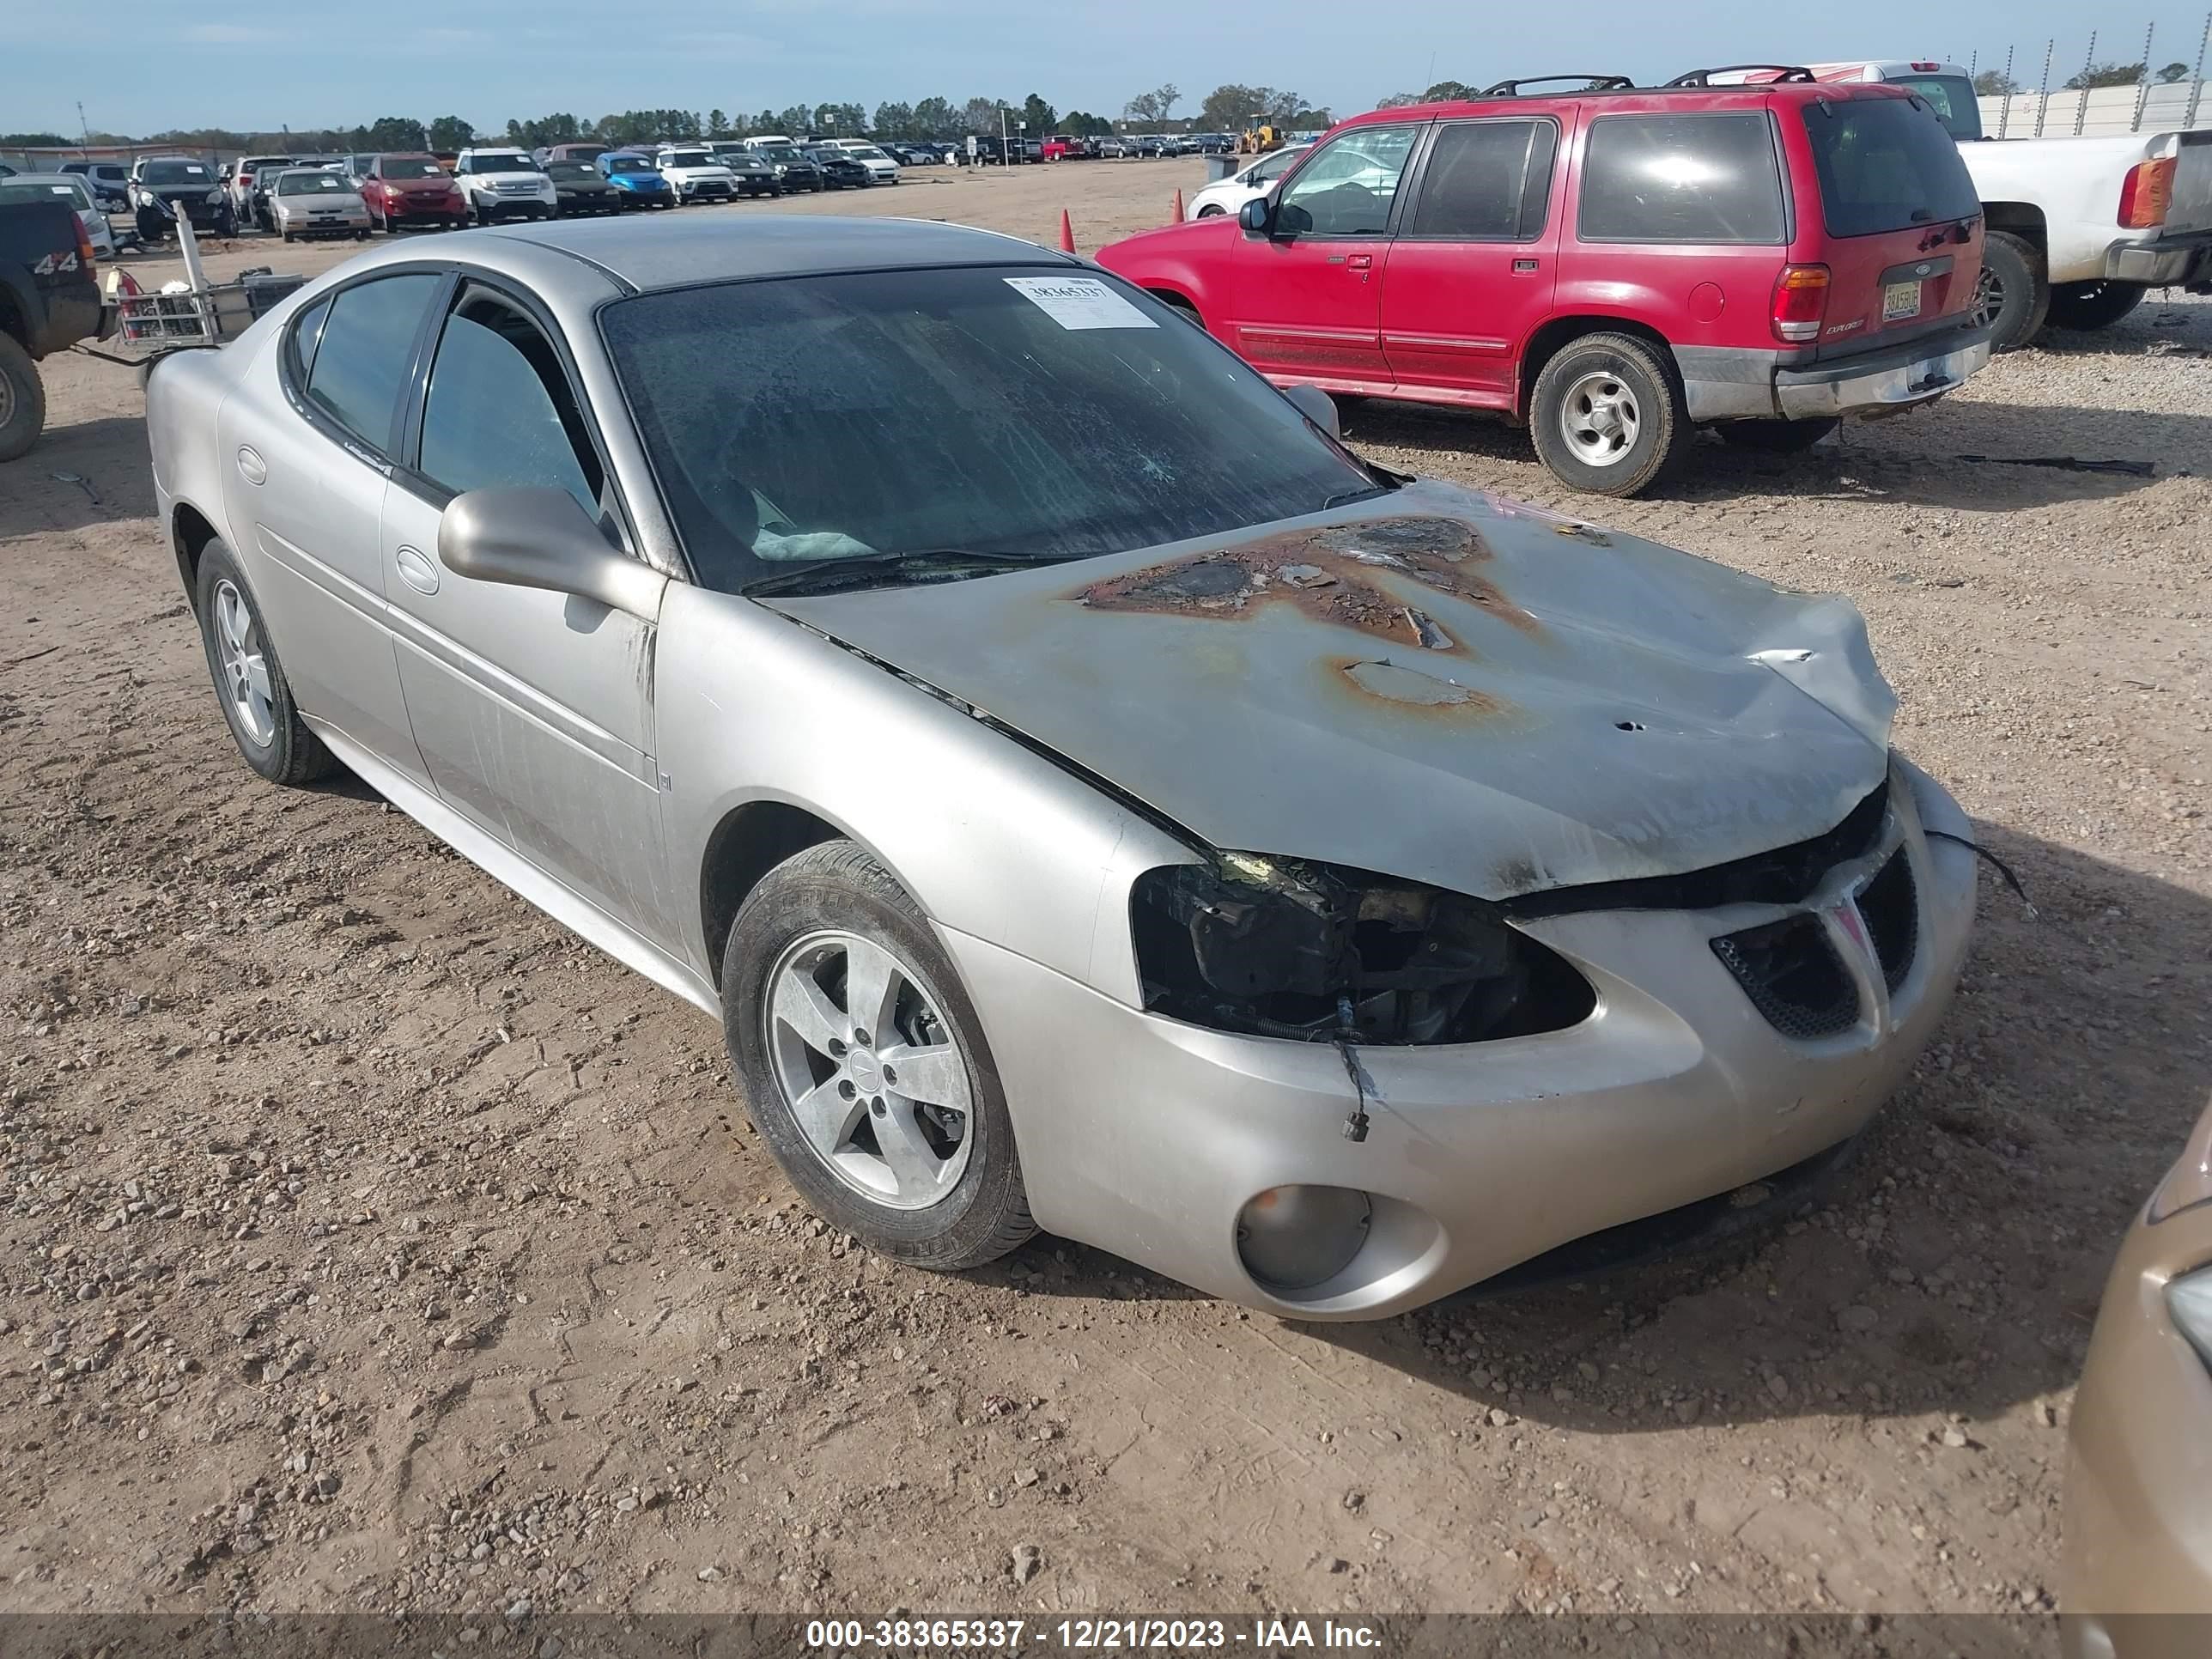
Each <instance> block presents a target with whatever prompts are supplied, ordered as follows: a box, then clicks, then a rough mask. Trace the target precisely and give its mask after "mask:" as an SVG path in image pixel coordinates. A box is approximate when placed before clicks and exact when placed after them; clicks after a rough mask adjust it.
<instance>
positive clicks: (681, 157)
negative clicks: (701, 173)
mask: <svg viewBox="0 0 2212 1659" xmlns="http://www.w3.org/2000/svg"><path fill="white" fill-rule="evenodd" d="M660 165H661V166H663V167H712V166H714V157H713V156H711V155H708V154H707V152H706V151H705V150H703V149H671V150H670V151H669V152H668V154H667V155H664V156H662V157H661V158H660Z"/></svg>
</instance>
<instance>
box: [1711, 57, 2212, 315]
mask: <svg viewBox="0 0 2212 1659" xmlns="http://www.w3.org/2000/svg"><path fill="white" fill-rule="evenodd" d="M1805 67H1806V68H1807V69H1808V70H1811V72H1812V75H1813V77H1814V79H1815V80H1818V81H1887V82H1893V83H1895V84H1897V85H1899V86H1903V87H1907V88H1911V90H1912V91H1914V92H1916V93H1918V94H1920V95H1921V96H1922V97H1923V98H1924V99H1926V100H1927V101H1928V102H1929V105H1930V106H1932V107H1933V108H1934V109H1935V112H1936V116H1937V117H1938V118H1940V119H1941V120H1942V123H1943V125H1944V126H1945V127H1946V128H1948V130H1949V131H1950V134H1951V136H1952V137H1954V138H1955V139H1957V140H1958V141H1959V154H1960V155H1961V156H1962V157H1964V158H1965V160H1966V171H1967V172H1968V173H1971V174H1972V175H1973V180H1974V188H1975V190H1976V191H1977V192H1978V194H1979V195H1980V197H1981V198H1982V206H1983V208H1984V210H1985V212H1986V215H1987V220H1986V229H1987V232H1988V234H1987V236H1986V237H1985V239H1984V243H1983V248H1982V285H1981V289H1980V292H1979V295H1978V307H1979V308H1980V310H1979V314H1980V316H1982V317H1984V318H1986V319H1988V320H1989V321H1990V324H1991V325H1992V326H1993V329H1994V334H1993V337H1992V343H1993V344H1994V345H1995V346H1996V349H1998V350H1999V351H2008V350H2010V349H2014V348H2015V347H2017V346H2023V345H2026V344H2027V343H2028V341H2030V340H2031V339H2033V338H2034V337H2035V336H2036V334H2037V333H2038V332H2039V331H2041V329H2042V328H2043V325H2044V324H2045V322H2046V321H2048V322H2050V323H2051V324H2053V325H2056V326H2057V327H2060V328H2104V327H2106V326H2107V325H2111V324H2112V323H2116V322H2118V321H2119V319H2121V318H2123V317H2124V316H2126V315H2127V314H2128V313H2130V312H2131V311H2133V310H2134V309H2135V308H2136V307H2137V306H2138V305H2140V304H2141V303H2142V297H2143V295H2145V294H2146V293H2147V292H2148V291H2149V290H2150V289H2154V288H2185V289H2189V290H2190V291H2191V293H2195V294H2203V293H2212V131H2197V132H2175V131H2166V132H2131V133H2126V134H2124V135H2122V136H2120V137H2094V138H2075V137H2064V138H2002V139H2001V138H1994V137H1990V135H1989V134H1987V133H1985V132H1984V131H1982V116H1981V106H1980V105H1979V104H1978V103H1977V102H1976V100H1975V97H1974V86H1973V82H1972V79H1971V78H1970V77H1969V76H1968V75H1967V74H1966V70H1963V69H1961V68H1960V66H1959V65H1958V64H1945V63H1939V62H1936V61H1934V60H1930V59H1925V58H1923V59H1920V60H1917V61H1911V60H1905V59H1894V60H1886V61H1869V62H1864V63H1855V64H1807V65H1806V66H1805ZM1743 78H1745V79H1752V78H1755V77H1753V76H1744V77H1743ZM1768 78H1771V76H1770V77H1768ZM1872 160H1873V158H1869V161H1870V162H1871V161H1872Z"/></svg>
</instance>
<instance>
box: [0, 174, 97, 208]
mask: <svg viewBox="0 0 2212 1659" xmlns="http://www.w3.org/2000/svg"><path fill="white" fill-rule="evenodd" d="M53 197H60V198H61V199H62V200H63V201H64V202H67V203H68V204H70V206H71V207H73V208H76V209H77V210H79V211H82V210H84V209H86V208H88V207H89V206H91V205H92V192H91V191H88V190H87V189H86V188H85V187H84V185H83V182H82V180H80V179H75V178H69V179H64V178H62V177H60V176H59V175H58V174H57V175H54V176H52V177H50V178H46V179H32V178H31V177H29V176H28V175H27V174H23V173H18V174H16V175H15V176H14V177H13V178H0V203H7V204H22V203H25V202H44V201H50V200H52V198H53Z"/></svg>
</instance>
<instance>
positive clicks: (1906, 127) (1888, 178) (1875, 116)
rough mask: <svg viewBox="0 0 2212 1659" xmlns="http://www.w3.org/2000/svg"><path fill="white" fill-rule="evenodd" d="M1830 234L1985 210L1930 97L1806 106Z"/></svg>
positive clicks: (1863, 231) (1890, 227) (1870, 231)
mask: <svg viewBox="0 0 2212 1659" xmlns="http://www.w3.org/2000/svg"><path fill="white" fill-rule="evenodd" d="M1804 122H1805V132H1806V136H1807V137H1808V138H1810V139H1811V140H1812V146H1813V167H1814V172H1816V173H1818V174H1819V175H1820V213H1821V217H1822V219H1823V221H1824V222H1826V225H1827V227H1828V234H1830V235H1831V236H1872V235H1875V234H1880V233H1881V232H1884V231H1892V230H1905V229H1908V228H1911V227H1912V226H1914V225H1925V224H1937V223H1941V222H1943V221H1945V220H1948V219H1966V218H1971V217H1972V216H1974V215H1975V214H1977V213H1979V212H1980V211H1981V210H1982V204H1981V198H1980V197H1978V195H1976V194H1975V191H1974V181H1973V179H1972V177H1971V176H1970V175H1969V174H1968V173H1967V172H1966V163H1965V162H1964V161H1960V159H1959V147H1958V145H1957V144H1955V143H1953V142H1952V140H1951V135H1950V134H1949V133H1948V132H1946V131H1944V130H1943V125H1942V122H1940V121H1938V120H1937V119H1936V115H1935V112H1933V111H1932V110H1930V109H1929V107H1928V106H1927V105H1926V104H1924V103H1918V102H1916V101H1914V100H1911V99H1908V98H1890V97H1863V98H1847V99H1842V100H1837V101H1835V102H1829V101H1827V100H1822V101H1820V102H1819V103H1814V104H1808V105H1806V106H1804Z"/></svg>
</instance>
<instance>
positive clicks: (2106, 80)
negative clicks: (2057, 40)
mask: <svg viewBox="0 0 2212 1659" xmlns="http://www.w3.org/2000/svg"><path fill="white" fill-rule="evenodd" d="M2147 67H2148V65H2146V64H2090V65H2089V67H2088V68H2087V69H2084V70H2075V72H2074V74H2073V75H2071V76H2069V77H2068V78H2067V79H2066V80H2065V81H2064V82H2062V83H2061V84H2060V86H2059V88H2058V89H2059V90H2060V91H2061V92H2084V91H2089V92H2093V91H2094V90H2096V89H2097V88H2099V87H2132V86H2136V85H2137V84H2139V83H2140V82H2142V78H2143V70H2145V68H2147ZM2152 78H2153V79H2154V80H2155V81H2157V82H2158V83H2159V84H2160V86H2167V87H2170V86H2172V84H2173V83H2174V82H2177V81H2185V80H2187V79H2188V78H2189V65H2188V64H2183V63H2179V62H2177V63H2172V64H2166V67H2165V68H2163V69H2161V70H2159V72H2158V73H2157V75H2155V76H2153V77H2152ZM1974 90H1975V91H1976V92H1978V93H1979V94H1981V95H1982V96H1983V97H1984V98H2002V97H2005V96H2007V95H2008V94H2012V93H2015V92H2025V91H2026V90H2027V88H2025V87H2023V86H2021V83H2020V82H2018V81H2016V80H2015V79H2014V78H2013V77H2012V76H2009V75H2007V74H2006V73H2005V72H2004V71H2003V70H1983V71H1982V72H1981V73H1980V74H1979V75H1977V76H1975V77H1974Z"/></svg>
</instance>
